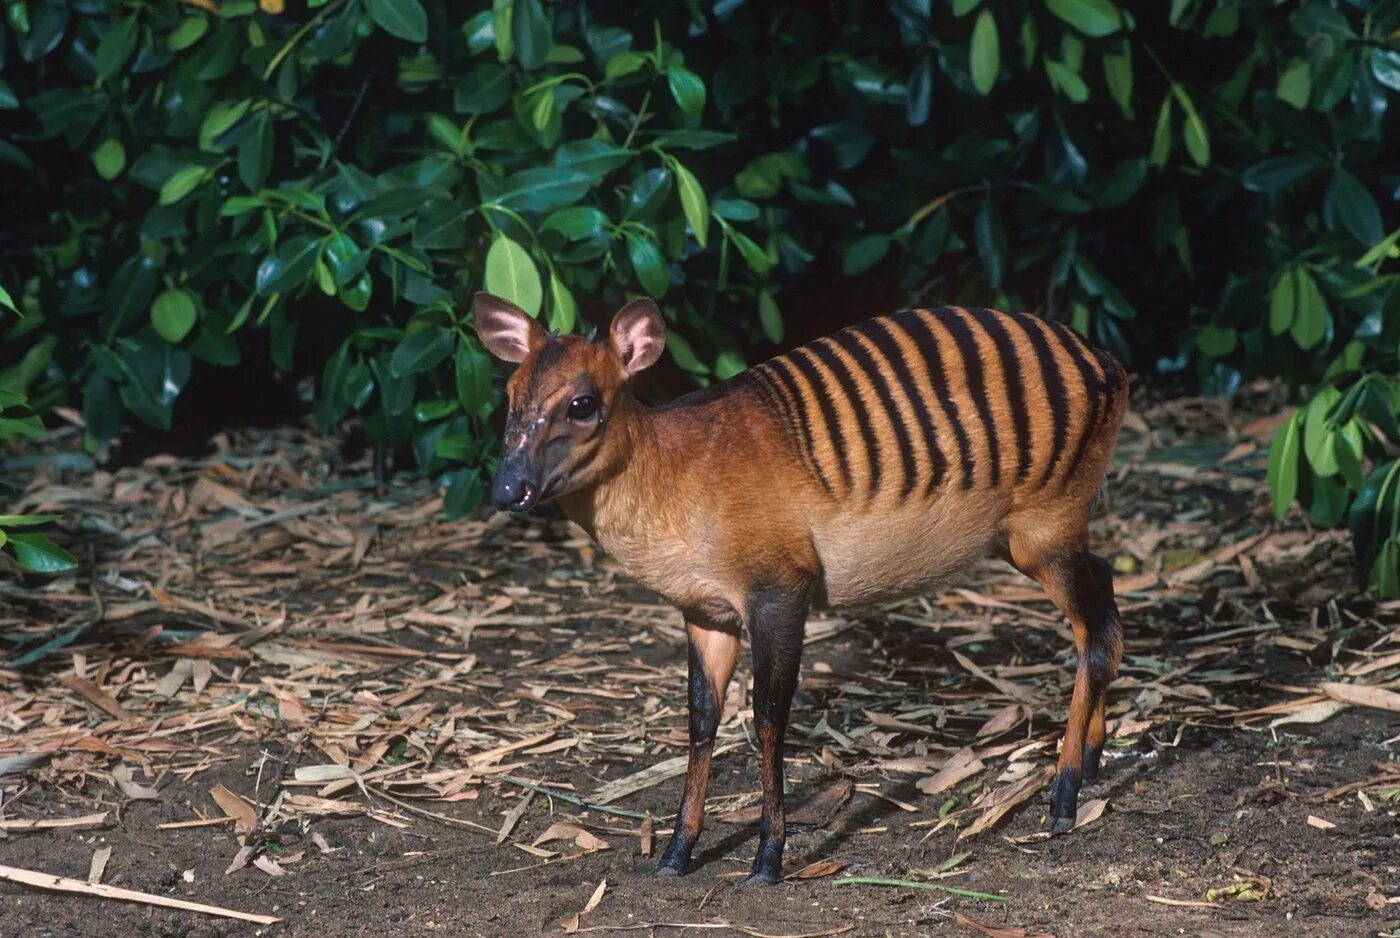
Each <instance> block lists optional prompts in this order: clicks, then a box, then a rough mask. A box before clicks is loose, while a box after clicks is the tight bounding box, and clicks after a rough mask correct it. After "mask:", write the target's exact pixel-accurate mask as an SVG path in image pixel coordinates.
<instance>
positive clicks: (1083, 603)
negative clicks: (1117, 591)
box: [1009, 538, 1123, 833]
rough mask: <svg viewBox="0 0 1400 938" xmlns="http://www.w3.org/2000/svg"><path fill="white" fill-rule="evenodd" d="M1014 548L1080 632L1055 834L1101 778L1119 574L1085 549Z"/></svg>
mask: <svg viewBox="0 0 1400 938" xmlns="http://www.w3.org/2000/svg"><path fill="white" fill-rule="evenodd" d="M1017 546H1018V545H1017V543H1016V540H1015V538H1013V539H1012V541H1011V544H1010V551H1009V553H1010V555H1011V562H1012V563H1013V564H1015V566H1016V567H1017V568H1018V569H1020V570H1021V571H1022V572H1024V573H1025V574H1026V575H1028V576H1030V577H1033V578H1034V579H1035V580H1037V581H1038V582H1039V583H1040V585H1041V586H1043V587H1044V588H1045V592H1046V593H1047V594H1048V595H1049V596H1050V599H1051V600H1052V601H1053V602H1054V603H1055V605H1056V606H1058V607H1059V609H1060V611H1061V612H1063V613H1064V614H1065V615H1066V616H1067V617H1068V618H1069V621H1070V626H1071V627H1072V628H1073V629H1074V645H1075V650H1076V651H1077V652H1078V654H1079V669H1078V671H1077V672H1076V674H1075V677H1074V693H1073V695H1072V696H1071V697H1070V705H1069V719H1068V721H1067V722H1066V724H1065V736H1064V743H1063V744H1062V746H1061V748H1060V762H1059V766H1058V768H1057V769H1056V772H1055V781H1054V784H1053V785H1052V786H1051V789H1050V819H1051V830H1052V832H1054V833H1063V832H1065V831H1067V830H1069V829H1070V828H1071V827H1073V826H1074V816H1075V809H1076V807H1077V805H1078V801H1079V787H1080V785H1081V784H1082V783H1083V782H1084V781H1087V780H1090V779H1092V778H1093V777H1094V776H1095V775H1097V774H1098V768H1099V759H1100V757H1101V755H1102V753H1103V745H1104V736H1105V730H1104V695H1105V691H1106V690H1107V689H1108V684H1109V682H1110V681H1112V680H1113V677H1114V675H1115V674H1117V673H1118V663H1119V661H1120V660H1121V659H1122V656H1123V626H1122V621H1121V619H1120V618H1119V615H1118V605H1117V603H1115V602H1114V599H1113V575H1112V573H1111V571H1110V570H1109V566H1108V564H1107V563H1105V562H1104V560H1103V558H1101V557H1096V556H1094V555H1093V554H1091V553H1089V552H1088V551H1087V550H1084V549H1082V548H1079V549H1077V550H1074V551H1072V552H1064V553H1056V554H1051V555H1049V556H1041V557H1034V556H1028V555H1027V553H1026V552H1025V551H1024V550H1021V551H1018V550H1017Z"/></svg>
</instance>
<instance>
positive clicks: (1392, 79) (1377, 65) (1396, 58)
mask: <svg viewBox="0 0 1400 938" xmlns="http://www.w3.org/2000/svg"><path fill="white" fill-rule="evenodd" d="M1370 54H1371V74H1372V75H1374V76H1376V81H1378V82H1380V83H1381V84H1382V85H1385V86H1386V87H1387V88H1389V89H1390V90H1391V91H1400V50H1396V49H1372V50H1370Z"/></svg>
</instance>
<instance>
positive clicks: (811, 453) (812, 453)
mask: <svg viewBox="0 0 1400 938" xmlns="http://www.w3.org/2000/svg"><path fill="white" fill-rule="evenodd" d="M759 368H760V370H761V372H762V373H763V374H765V375H769V374H770V373H771V378H772V380H774V381H775V384H774V387H775V390H776V391H777V393H778V395H779V397H780V398H781V399H782V400H783V402H784V404H785V406H788V407H790V409H791V413H792V414H793V418H790V419H793V422H794V423H796V424H797V428H798V430H799V431H800V432H801V434H802V461H803V462H805V463H807V464H808V465H809V466H811V467H812V469H813V470H815V471H816V474H817V479H818V480H819V481H820V482H821V484H822V488H824V489H826V490H827V491H828V492H830V491H832V488H831V482H830V481H829V480H828V479H827V477H826V473H825V472H823V471H822V467H821V463H820V462H819V461H818V460H817V452H816V448H815V446H814V445H813V442H812V424H811V420H810V419H809V418H808V416H807V408H806V407H804V406H803V404H802V392H801V391H800V390H799V389H798V387H797V381H796V379H795V378H794V377H793V376H792V374H791V372H789V371H788V367H787V363H786V362H785V361H784V360H783V359H781V358H774V359H772V360H770V361H767V362H764V363H763V364H762V365H760V366H759Z"/></svg>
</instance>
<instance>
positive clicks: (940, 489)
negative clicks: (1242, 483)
mask: <svg viewBox="0 0 1400 938" xmlns="http://www.w3.org/2000/svg"><path fill="white" fill-rule="evenodd" d="M751 373H752V375H753V379H754V384H753V386H754V387H755V388H756V389H757V391H758V393H759V394H760V396H761V398H762V400H763V401H764V403H765V406H766V407H767V409H768V410H769V413H770V414H771V416H772V418H773V419H774V421H775V422H776V423H778V425H779V426H780V427H782V428H783V430H784V435H785V437H786V439H787V440H788V442H789V444H790V445H791V448H792V454H793V457H794V458H796V459H797V460H799V461H800V462H801V464H802V466H803V467H804V469H805V472H806V475H807V478H808V479H809V481H810V483H811V484H810V486H809V487H808V488H809V491H808V492H807V493H806V494H805V495H804V497H803V498H802V499H800V501H799V504H798V506H797V507H798V508H799V510H802V511H804V512H805V514H806V516H807V518H808V521H809V524H810V527H811V531H812V536H813V540H814V543H815V546H816V549H817V553H818V555H819V556H820V559H821V563H822V567H823V579H824V581H825V585H826V593H827V600H828V601H829V602H830V603H831V604H833V605H841V604H846V603H854V602H864V601H871V600H875V599H879V598H882V597H885V596H890V595H896V594H900V593H906V592H912V591H916V590H922V589H926V588H928V587H929V586H931V585H933V584H936V583H937V582H938V581H939V580H941V579H943V578H944V577H946V576H948V575H949V574H951V573H953V572H954V571H955V570H956V569H957V568H958V567H959V566H961V565H962V564H964V563H966V562H968V561H971V560H975V559H977V558H978V557H980V556H983V555H985V554H986V553H987V552H988V551H992V550H997V549H1000V548H1002V547H1003V546H1004V542H1005V540H1006V538H1007V537H1008V534H1009V533H1015V529H1016V528H1018V527H1019V528H1020V529H1022V532H1023V536H1025V537H1030V538H1033V539H1043V540H1044V541H1045V542H1046V543H1047V544H1049V543H1057V544H1058V543H1062V542H1064V541H1065V539H1066V538H1072V537H1073V536H1074V534H1075V529H1076V527H1079V528H1082V526H1083V525H1084V522H1085V518H1086V517H1087V513H1088V505H1089V503H1090V501H1091V500H1092V498H1093V495H1094V493H1095V491H1096V490H1097V488H1098V485H1099V483H1100V481H1101V480H1102V478H1103V472H1104V468H1105V466H1106V465H1107V462H1108V457H1109V455H1110V453H1111V451H1112V448H1113V442H1114V439H1115V437H1116V434H1117V430H1118V425H1119V423H1120V422H1121V420H1122V415H1123V411H1124V409H1125V407H1126V402H1127V380H1126V375H1125V373H1124V371H1123V369H1122V367H1121V366H1120V365H1119V364H1118V363H1117V362H1116V361H1115V360H1114V359H1113V357H1112V356H1110V355H1108V354H1107V353H1105V352H1102V351H1099V350H1098V349H1095V348H1093V347H1092V346H1090V345H1089V344H1088V343H1086V342H1085V341H1084V340H1083V339H1081V338H1080V337H1079V336H1078V335H1076V334H1075V333H1074V332H1073V331H1071V330H1070V329H1069V328H1067V327H1065V326H1063V325H1062V324H1060V323H1056V322H1051V321H1047V320H1043V319H1040V318H1038V317H1035V316H1030V315H1025V314H1012V313H1002V312H996V311H993V310H987V309H959V308H940V309H934V310H908V311H905V312H901V313H897V314H895V315H892V316H882V317H877V318H874V319H869V320H866V321H865V322H862V323H859V324H857V325H854V326H850V327H848V328H846V329H843V330H841V331H840V332H837V333H834V334H833V335H830V336H826V337H824V338H821V339H817V340H815V341H813V342H810V343H808V344H806V345H803V346H801V347H799V348H797V349H794V350H793V351H791V352H788V353H786V354H784V355H780V356H777V357H776V358H773V359H770V360H769V361H767V362H764V363H763V364H761V365H759V366H757V367H755V368H754V369H753V370H752V372H751Z"/></svg>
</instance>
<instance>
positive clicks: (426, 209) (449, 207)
mask: <svg viewBox="0 0 1400 938" xmlns="http://www.w3.org/2000/svg"><path fill="white" fill-rule="evenodd" d="M466 218H467V213H466V212H464V211H462V208H461V206H459V205H458V204H457V203H456V202H454V201H452V200H451V199H431V200H429V201H428V203H427V204H425V205H424V206H423V210H422V211H421V212H419V213H418V217H417V218H416V219H414V222H413V246H414V247H416V248H421V249H422V250H425V251H434V250H438V251H440V250H449V249H452V248H459V247H461V246H462V245H463V244H465V243H466V240H467V226H466Z"/></svg>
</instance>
